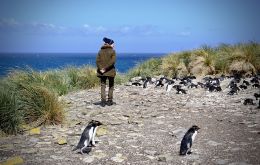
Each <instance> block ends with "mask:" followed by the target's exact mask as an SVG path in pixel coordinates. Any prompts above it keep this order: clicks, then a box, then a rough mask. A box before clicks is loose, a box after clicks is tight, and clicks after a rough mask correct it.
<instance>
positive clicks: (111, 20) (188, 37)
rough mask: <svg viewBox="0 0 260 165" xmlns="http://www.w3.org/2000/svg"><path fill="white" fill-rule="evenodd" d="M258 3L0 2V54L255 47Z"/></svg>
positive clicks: (258, 35)
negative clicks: (109, 44) (111, 46)
mask: <svg viewBox="0 0 260 165" xmlns="http://www.w3.org/2000/svg"><path fill="white" fill-rule="evenodd" d="M259 8H260V1H259V0H131V1H130V0H110V1H108V0H106V1H104V0H103V1H102V0H1V1H0V52H97V51H98V50H99V48H100V46H101V45H102V38H103V37H105V36H106V37H109V38H112V39H113V40H114V41H115V49H116V50H117V52H151V53H157V52H163V53H169V52H176V51H180V50H188V49H193V48H198V47H199V46H201V45H203V44H208V45H211V46H216V45H218V44H220V43H228V44H233V43H238V42H248V41H256V42H260V30H259V29H260V21H259V20H260V19H259V15H260V10H259Z"/></svg>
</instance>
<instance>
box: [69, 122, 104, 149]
mask: <svg viewBox="0 0 260 165" xmlns="http://www.w3.org/2000/svg"><path fill="white" fill-rule="evenodd" d="M100 125H103V124H102V123H101V122H99V121H96V120H92V121H90V122H89V123H88V125H87V126H86V128H85V129H84V131H83V132H82V134H81V137H80V140H79V143H78V145H77V146H76V147H75V148H74V149H73V151H76V150H78V149H80V152H81V154H83V153H84V150H85V149H87V148H88V146H89V145H92V146H94V147H95V135H96V131H97V128H98V126H100ZM90 151H91V148H90V149H89V150H88V152H90ZM88 152H87V153H88Z"/></svg>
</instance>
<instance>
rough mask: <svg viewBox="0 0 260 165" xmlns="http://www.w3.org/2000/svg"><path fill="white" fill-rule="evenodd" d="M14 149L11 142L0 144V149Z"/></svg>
mask: <svg viewBox="0 0 260 165" xmlns="http://www.w3.org/2000/svg"><path fill="white" fill-rule="evenodd" d="M13 149H14V145H13V144H2V145H0V150H4V151H7V150H13Z"/></svg>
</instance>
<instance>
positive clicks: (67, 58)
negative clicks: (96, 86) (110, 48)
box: [0, 53, 165, 77]
mask: <svg viewBox="0 0 260 165" xmlns="http://www.w3.org/2000/svg"><path fill="white" fill-rule="evenodd" d="M163 55H165V54H164V53H117V58H116V69H117V71H118V72H120V73H126V72H127V71H128V70H129V69H131V68H133V67H134V66H136V65H137V64H139V63H141V62H143V61H145V60H148V59H150V58H158V57H162V56H163ZM84 65H91V66H93V67H96V53H0V76H1V77H3V76H5V75H7V74H8V72H9V71H10V70H12V69H24V68H28V67H29V68H32V69H33V70H36V71H47V70H51V69H62V68H64V67H68V66H75V67H81V66H84Z"/></svg>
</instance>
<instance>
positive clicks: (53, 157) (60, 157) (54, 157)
mask: <svg viewBox="0 0 260 165" xmlns="http://www.w3.org/2000/svg"><path fill="white" fill-rule="evenodd" d="M50 157H51V158H52V159H54V160H63V159H64V158H65V157H64V156H56V155H51V156H50Z"/></svg>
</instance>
